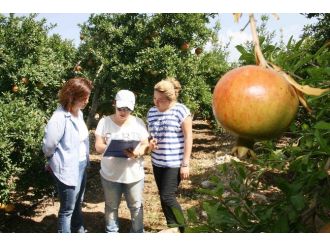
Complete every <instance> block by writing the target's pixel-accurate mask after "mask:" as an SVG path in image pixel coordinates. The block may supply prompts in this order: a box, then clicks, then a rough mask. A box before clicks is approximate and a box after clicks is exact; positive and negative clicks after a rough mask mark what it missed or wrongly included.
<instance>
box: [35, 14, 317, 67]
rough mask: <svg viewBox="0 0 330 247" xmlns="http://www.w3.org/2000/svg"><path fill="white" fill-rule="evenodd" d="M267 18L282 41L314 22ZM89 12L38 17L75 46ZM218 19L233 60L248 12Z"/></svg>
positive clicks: (247, 33) (244, 37) (295, 16)
mask: <svg viewBox="0 0 330 247" xmlns="http://www.w3.org/2000/svg"><path fill="white" fill-rule="evenodd" d="M269 15H270V20H269V22H268V23H269V25H268V28H269V31H276V33H277V37H278V38H279V37H280V30H282V31H283V36H284V41H287V40H288V39H289V38H290V36H291V35H293V37H294V38H298V37H299V35H301V34H302V29H303V27H304V25H306V24H308V23H312V22H315V20H310V19H306V18H305V17H304V16H302V15H301V14H298V13H289V14H278V15H279V17H280V19H279V20H276V19H275V18H274V17H273V16H272V15H271V14H269ZM89 16H90V14H89V13H70V14H65V13H56V14H55V13H50V14H39V16H38V18H43V17H44V18H46V19H47V20H48V22H49V23H54V24H55V23H56V24H57V27H56V28H54V29H53V30H52V31H51V32H50V34H52V33H58V34H60V35H61V36H62V37H63V38H65V39H69V40H72V41H73V42H74V44H75V46H78V45H79V42H80V39H79V32H80V28H79V27H78V24H79V23H80V24H82V23H84V22H86V21H87V20H88V17H89ZM259 17H260V14H257V15H256V19H257V21H258V20H259V21H260V18H259ZM219 20H220V22H221V26H222V29H221V31H220V33H219V38H220V40H221V41H222V42H223V43H226V42H228V40H229V37H232V41H231V46H230V47H229V49H230V57H229V58H230V60H231V61H235V60H236V59H237V58H238V55H239V54H238V52H237V51H236V49H235V48H234V46H235V45H237V44H241V43H243V42H244V41H246V40H248V39H251V31H250V27H247V28H246V29H245V31H244V32H240V29H241V28H242V27H244V26H245V24H246V23H247V21H248V14H243V16H242V18H241V20H240V21H239V23H235V22H234V19H233V15H232V14H220V16H219Z"/></svg>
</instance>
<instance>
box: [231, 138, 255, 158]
mask: <svg viewBox="0 0 330 247" xmlns="http://www.w3.org/2000/svg"><path fill="white" fill-rule="evenodd" d="M253 145H254V140H250V139H246V138H242V137H240V136H239V137H238V138H237V140H236V144H235V146H234V147H233V149H232V150H231V152H232V154H233V155H235V156H236V157H238V158H240V159H241V158H245V157H252V158H253V159H255V158H256V157H257V156H256V154H255V152H254V151H253Z"/></svg>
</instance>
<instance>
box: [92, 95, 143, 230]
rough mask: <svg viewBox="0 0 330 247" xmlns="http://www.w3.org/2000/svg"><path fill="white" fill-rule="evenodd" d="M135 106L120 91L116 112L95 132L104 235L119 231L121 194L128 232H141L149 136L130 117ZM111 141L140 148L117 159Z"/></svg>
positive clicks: (133, 100)
mask: <svg viewBox="0 0 330 247" xmlns="http://www.w3.org/2000/svg"><path fill="white" fill-rule="evenodd" d="M134 105H135V96H134V94H133V93H132V92H131V91H129V90H120V91H119V92H118V93H117V94H116V98H115V108H116V112H115V113H114V114H113V115H111V116H106V117H103V118H102V119H101V120H100V121H99V123H98V125H97V128H96V131H95V137H96V139H95V149H96V151H97V152H99V153H103V156H102V159H101V170H100V174H101V181H102V186H103V190H104V196H105V223H106V226H105V231H106V232H118V230H119V225H118V208H119V205H120V201H121V196H122V194H124V196H125V199H126V203H127V207H128V208H129V210H130V213H131V229H130V232H136V233H137V232H143V231H144V226H143V187H144V160H143V157H142V155H143V154H144V153H145V151H146V150H147V149H148V132H147V129H146V126H145V124H144V122H143V121H142V120H141V119H140V118H138V117H135V116H132V115H131V112H132V111H133V110H134ZM114 140H119V141H132V143H133V141H135V142H137V141H138V142H137V143H139V144H138V145H137V146H136V148H134V149H132V150H124V155H123V154H122V153H121V154H120V155H117V154H116V153H115V152H112V151H114V150H111V146H110V143H111V142H112V141H113V143H115V141H114ZM121 143H122V142H121ZM106 149H107V150H106ZM109 149H110V150H109Z"/></svg>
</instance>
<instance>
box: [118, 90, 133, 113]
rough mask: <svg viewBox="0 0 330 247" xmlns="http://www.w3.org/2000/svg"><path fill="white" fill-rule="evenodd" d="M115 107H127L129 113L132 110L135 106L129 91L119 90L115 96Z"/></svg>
mask: <svg viewBox="0 0 330 247" xmlns="http://www.w3.org/2000/svg"><path fill="white" fill-rule="evenodd" d="M115 100H116V107H117V108H122V107H128V108H129V109H130V110H131V111H133V110H134V105H135V95H134V93H132V92H131V91H129V90H120V91H119V92H118V93H117V94H116V98H115Z"/></svg>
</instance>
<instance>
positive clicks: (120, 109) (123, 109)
mask: <svg viewBox="0 0 330 247" xmlns="http://www.w3.org/2000/svg"><path fill="white" fill-rule="evenodd" d="M117 110H118V111H123V112H131V110H130V109H129V108H128V107H117Z"/></svg>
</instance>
